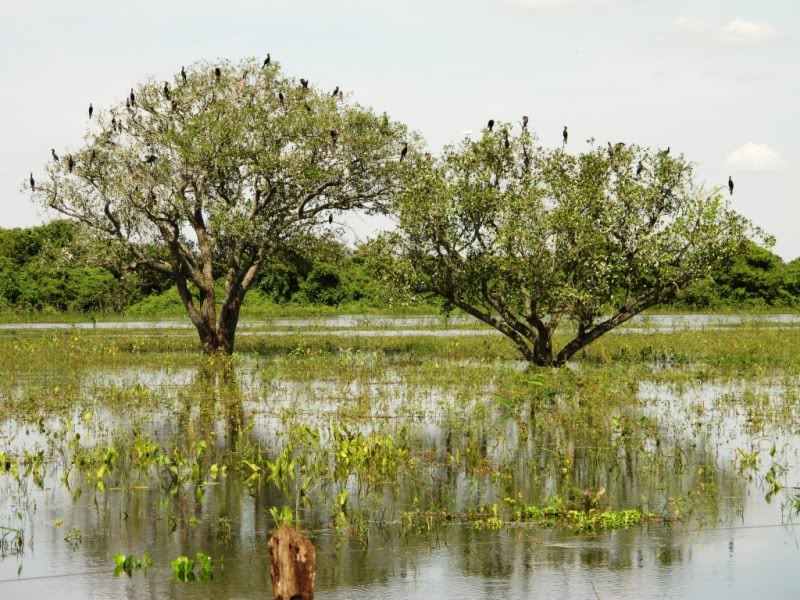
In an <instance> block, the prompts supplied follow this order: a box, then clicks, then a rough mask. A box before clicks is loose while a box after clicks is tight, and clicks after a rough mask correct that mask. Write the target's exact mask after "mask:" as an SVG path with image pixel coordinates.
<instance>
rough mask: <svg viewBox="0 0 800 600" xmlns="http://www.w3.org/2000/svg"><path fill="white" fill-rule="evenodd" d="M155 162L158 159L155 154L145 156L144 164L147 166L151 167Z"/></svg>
mask: <svg viewBox="0 0 800 600" xmlns="http://www.w3.org/2000/svg"><path fill="white" fill-rule="evenodd" d="M157 160H158V157H157V156H156V155H155V154H150V155H148V156H147V158H145V159H144V162H146V163H147V164H148V165H152V164H154V163H155V162H156V161H157Z"/></svg>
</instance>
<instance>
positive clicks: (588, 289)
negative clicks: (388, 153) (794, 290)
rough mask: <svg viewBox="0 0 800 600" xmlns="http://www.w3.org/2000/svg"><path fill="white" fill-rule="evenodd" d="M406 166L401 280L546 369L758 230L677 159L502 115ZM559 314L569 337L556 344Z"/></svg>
mask: <svg viewBox="0 0 800 600" xmlns="http://www.w3.org/2000/svg"><path fill="white" fill-rule="evenodd" d="M640 164H641V168H639V165H640ZM637 171H638V174H637ZM407 175H408V180H407V181H406V185H405V186H404V190H403V192H402V193H401V194H399V195H398V197H397V201H396V211H397V214H398V217H399V229H398V231H396V232H394V233H392V234H390V235H389V236H387V239H386V240H385V241H384V243H385V244H386V247H387V251H388V252H389V253H390V254H391V255H392V256H393V257H394V259H395V260H394V263H393V266H392V269H393V271H394V275H395V276H396V277H397V278H398V279H399V280H401V281H403V282H404V283H405V284H406V285H408V286H409V287H411V289H413V290H414V291H416V292H418V293H432V294H435V295H438V296H440V297H442V298H443V299H444V300H445V301H446V302H447V303H449V305H450V306H453V307H458V308H460V309H461V310H463V311H464V312H466V313H468V314H470V315H472V316H474V317H475V318H477V319H480V320H481V321H483V322H484V323H487V324H489V325H491V326H492V327H495V328H496V329H498V330H499V331H500V332H502V333H503V334H505V335H506V336H508V337H509V338H510V339H511V340H512V341H513V342H514V344H515V345H516V347H517V348H518V349H519V351H520V352H521V353H522V355H523V356H524V357H525V359H526V360H528V361H529V362H532V363H535V364H537V365H542V366H561V365H564V364H565V363H566V361H567V360H569V358H570V357H571V356H573V355H574V354H575V353H576V352H578V351H579V350H581V349H582V348H584V347H586V346H587V345H588V344H590V343H591V342H593V341H594V340H596V339H597V338H599V337H600V336H601V335H603V334H604V333H607V332H608V331H610V330H612V329H613V328H615V327H617V326H619V325H621V324H622V323H624V322H625V321H627V320H628V319H630V318H631V317H633V316H635V315H636V314H638V313H640V312H642V311H643V310H645V309H647V308H649V307H652V306H654V305H656V304H659V303H662V302H665V301H666V300H668V299H669V298H671V297H672V296H673V295H674V294H675V292H676V291H678V290H680V289H681V288H682V287H683V286H685V285H686V284H687V283H689V282H691V281H693V280H695V279H698V278H701V277H704V276H706V275H708V274H709V273H711V272H713V271H714V269H715V268H716V267H717V266H718V265H720V264H722V263H723V262H724V261H725V259H726V258H728V257H730V256H731V255H733V254H735V253H736V252H737V251H738V250H739V249H740V248H742V245H743V244H744V242H745V241H746V239H747V237H748V236H749V235H751V234H752V233H753V229H752V227H751V225H750V224H749V223H748V222H747V221H746V220H745V219H744V218H743V217H741V216H739V215H738V214H736V213H735V212H733V211H732V210H730V208H729V207H728V206H727V204H726V201H725V199H724V196H723V195H722V194H721V193H720V191H719V190H714V191H712V192H707V191H705V190H704V189H703V188H701V187H698V186H697V185H695V183H694V181H693V176H692V165H691V164H689V163H688V162H686V161H685V160H684V159H683V157H671V156H669V155H668V154H667V153H666V152H653V151H648V150H645V149H643V148H640V147H638V146H627V145H622V144H617V145H616V146H611V145H609V146H608V148H601V149H592V150H590V151H588V152H584V153H582V154H579V155H577V156H573V155H570V154H567V153H565V152H564V151H563V150H561V149H559V150H546V149H543V148H542V147H540V146H539V145H538V144H537V141H536V139H535V137H534V136H533V135H532V134H531V133H530V132H529V130H527V129H523V130H522V132H521V133H518V134H514V133H513V132H512V128H511V126H510V125H508V124H498V125H496V126H495V128H494V131H493V132H490V131H488V130H484V131H483V135H482V136H481V138H480V139H479V140H477V141H472V140H470V139H469V138H467V139H465V140H464V141H463V142H462V143H461V144H459V145H457V146H449V147H446V148H445V149H444V151H443V154H442V156H441V157H440V158H438V159H437V160H426V159H425V158H421V157H419V156H415V157H413V165H409V169H408V171H407ZM562 323H563V324H565V325H566V324H569V325H571V326H572V327H573V328H574V330H575V335H574V337H572V339H570V340H569V341H568V342H567V343H566V344H565V345H564V346H563V347H561V348H560V349H558V350H556V349H554V347H553V344H554V340H553V336H554V333H555V331H556V328H557V327H558V326H559V325H560V324H562Z"/></svg>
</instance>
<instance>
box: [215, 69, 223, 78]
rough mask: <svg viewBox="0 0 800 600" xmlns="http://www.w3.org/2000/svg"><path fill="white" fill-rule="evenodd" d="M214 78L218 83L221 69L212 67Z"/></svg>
mask: <svg viewBox="0 0 800 600" xmlns="http://www.w3.org/2000/svg"><path fill="white" fill-rule="evenodd" d="M214 76H215V77H216V78H217V81H219V78H220V77H222V69H220V68H219V67H214Z"/></svg>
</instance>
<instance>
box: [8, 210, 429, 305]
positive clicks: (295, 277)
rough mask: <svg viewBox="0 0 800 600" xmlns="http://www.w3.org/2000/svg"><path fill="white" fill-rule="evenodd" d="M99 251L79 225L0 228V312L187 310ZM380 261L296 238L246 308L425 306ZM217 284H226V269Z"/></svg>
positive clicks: (160, 285) (161, 281)
mask: <svg viewBox="0 0 800 600" xmlns="http://www.w3.org/2000/svg"><path fill="white" fill-rule="evenodd" d="M94 256H97V250H96V249H94V250H92V249H90V248H88V247H87V246H86V244H85V236H84V235H81V231H80V230H79V228H78V226H77V225H75V224H74V223H72V222H69V221H63V220H56V221H51V222H49V223H47V224H45V225H41V226H38V227H30V228H27V229H2V228H0V311H2V312H65V311H67V312H129V313H132V314H139V315H147V314H152V315H162V314H176V315H185V309H184V308H183V305H182V304H181V301H180V298H179V296H178V293H177V290H176V289H175V287H174V285H173V283H172V281H171V280H170V279H169V278H168V277H165V276H163V275H160V274H158V273H155V272H150V271H145V270H141V269H136V270H125V269H122V268H115V267H113V266H107V265H106V266H98V265H97V264H96V261H94V260H93V259H91V258H90V257H94ZM379 263H380V259H379V258H378V257H376V256H375V255H374V253H372V252H371V249H370V246H369V245H365V246H362V247H360V248H358V249H355V250H353V249H351V248H348V247H347V246H346V245H344V244H342V243H340V242H338V241H336V240H335V239H332V238H309V239H303V240H299V241H297V242H296V243H295V244H294V245H293V246H291V247H289V248H287V249H286V250H285V251H284V252H283V253H282V254H281V255H280V256H275V257H273V258H272V260H271V262H270V263H269V264H266V265H265V266H264V268H262V269H261V276H260V279H259V280H258V281H256V283H255V284H254V286H253V288H252V290H251V292H250V293H249V294H248V296H247V298H246V300H245V308H249V309H251V310H258V309H259V308H263V309H265V310H268V309H269V307H270V306H274V305H297V306H308V307H313V306H320V307H322V306H325V307H341V306H346V305H351V306H353V308H354V309H357V308H358V307H359V306H362V307H365V308H374V309H378V308H390V309H392V308H394V309H399V308H403V307H409V306H411V305H425V304H426V302H425V301H424V299H418V298H414V297H412V296H409V295H403V294H398V291H397V290H396V289H392V288H391V286H388V285H385V284H383V283H382V281H381V278H380V270H381V269H380V264H379ZM218 275H219V283H220V286H221V285H222V275H223V274H222V273H220V274H218Z"/></svg>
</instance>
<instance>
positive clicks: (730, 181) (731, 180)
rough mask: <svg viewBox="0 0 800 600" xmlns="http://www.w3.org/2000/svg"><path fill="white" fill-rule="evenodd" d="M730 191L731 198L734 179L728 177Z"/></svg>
mask: <svg viewBox="0 0 800 600" xmlns="http://www.w3.org/2000/svg"><path fill="white" fill-rule="evenodd" d="M728 189H729V190H730V192H731V196H733V177H731V176H730V175H728Z"/></svg>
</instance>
